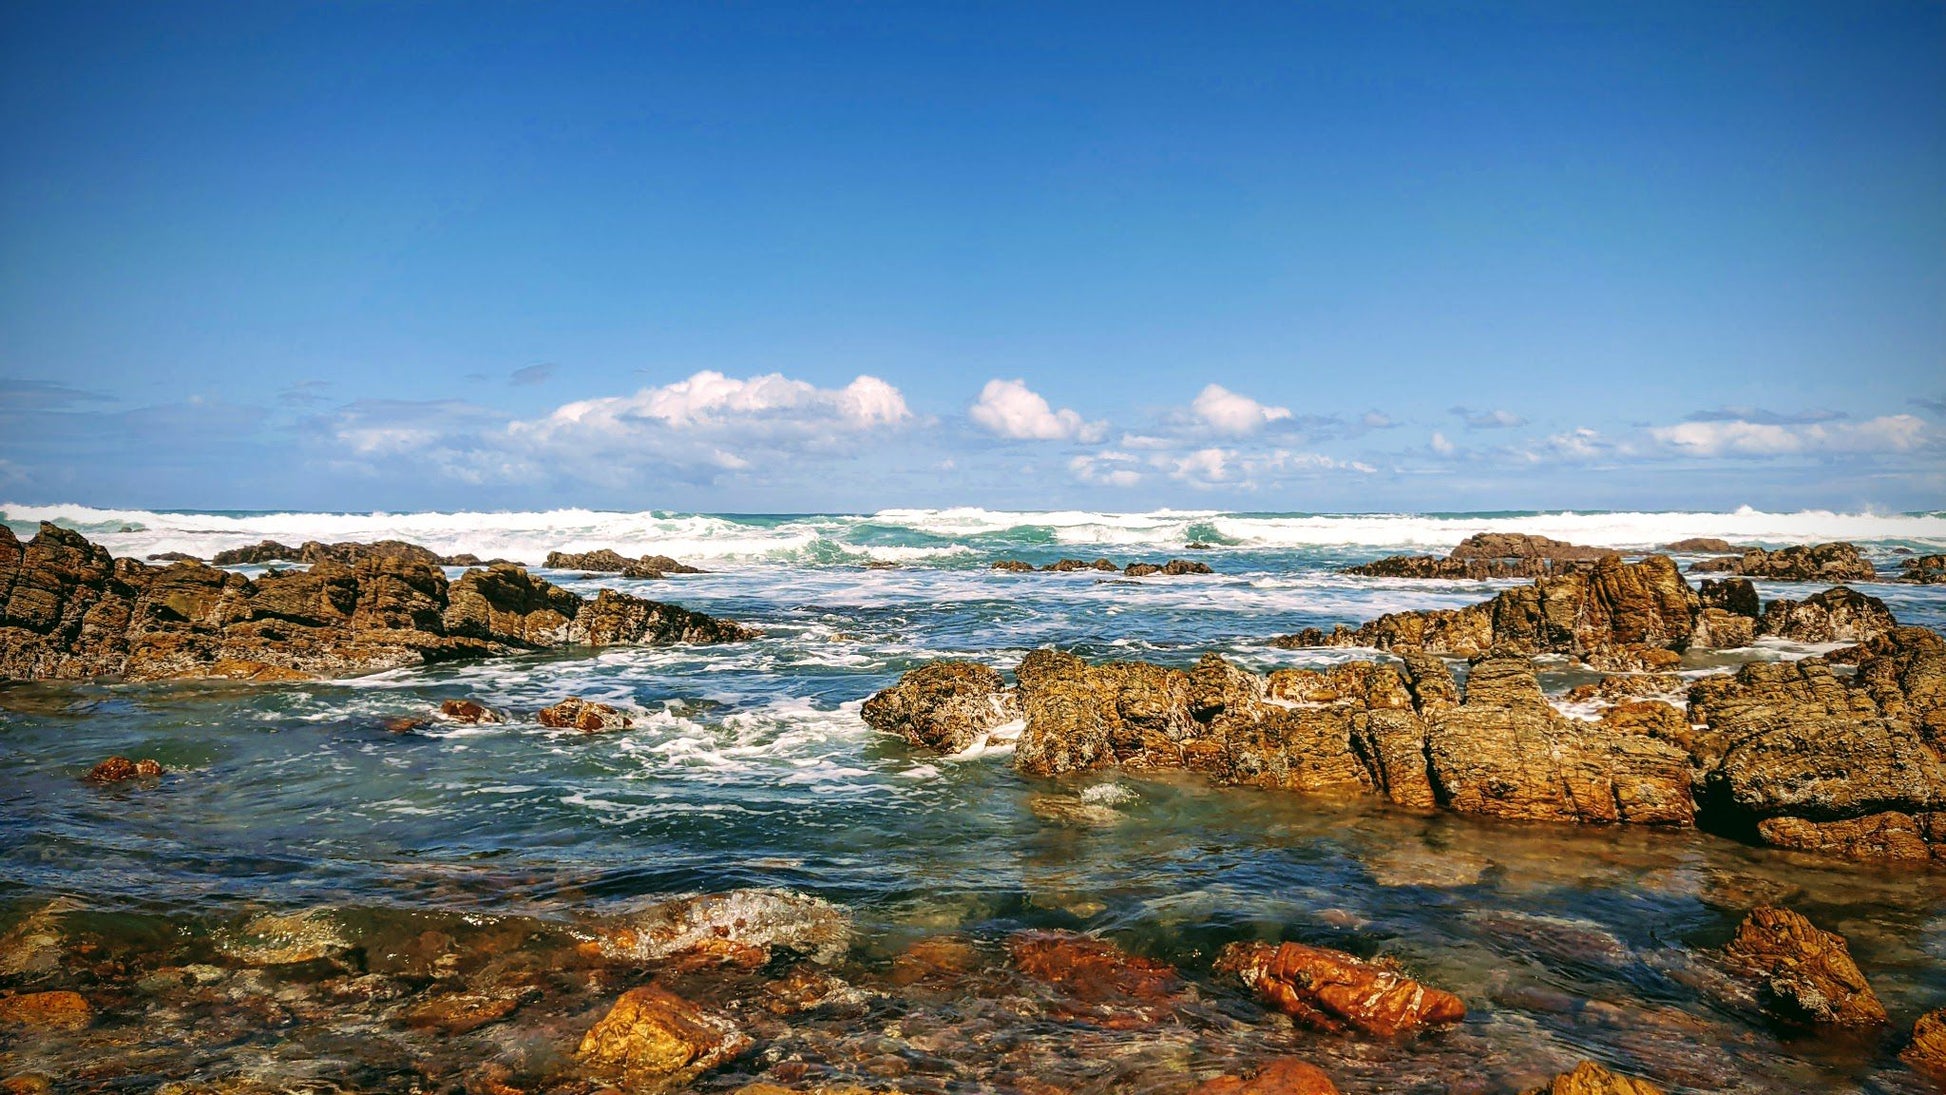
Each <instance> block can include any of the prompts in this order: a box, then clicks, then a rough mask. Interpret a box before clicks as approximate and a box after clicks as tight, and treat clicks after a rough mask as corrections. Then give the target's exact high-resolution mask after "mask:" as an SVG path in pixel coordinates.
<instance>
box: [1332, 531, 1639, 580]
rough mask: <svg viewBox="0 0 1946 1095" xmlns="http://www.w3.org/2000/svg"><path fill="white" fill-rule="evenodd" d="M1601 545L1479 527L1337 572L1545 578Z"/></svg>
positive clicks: (1585, 562)
mask: <svg viewBox="0 0 1946 1095" xmlns="http://www.w3.org/2000/svg"><path fill="white" fill-rule="evenodd" d="M1608 554H1612V553H1611V552H1610V551H1609V550H1608V549H1606V548H1591V547H1581V546H1579V545H1576V544H1569V543H1564V542H1563V541H1560V540H1553V539H1549V538H1548V537H1546V536H1531V535H1527V534H1524V533H1517V532H1481V533H1476V534H1474V535H1472V536H1469V537H1467V538H1466V539H1464V540H1462V541H1460V542H1459V545H1458V546H1456V547H1454V548H1453V550H1451V551H1449V552H1447V553H1446V556H1445V558H1440V557H1439V556H1436V555H1392V556H1388V557H1386V558H1384V559H1379V560H1376V561H1373V562H1370V563H1361V564H1359V565H1358V566H1351V567H1346V568H1345V569H1344V570H1343V571H1342V572H1341V573H1344V574H1357V575H1362V576H1364V577H1367V578H1466V579H1476V580H1477V579H1491V578H1545V577H1548V576H1550V575H1554V574H1559V573H1562V572H1563V571H1569V570H1580V569H1584V568H1586V567H1588V566H1592V565H1593V564H1594V563H1595V562H1597V561H1599V560H1600V559H1601V557H1602V556H1604V555H1608Z"/></svg>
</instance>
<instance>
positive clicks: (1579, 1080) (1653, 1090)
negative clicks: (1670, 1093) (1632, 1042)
mask: <svg viewBox="0 0 1946 1095" xmlns="http://www.w3.org/2000/svg"><path fill="white" fill-rule="evenodd" d="M1526 1095H1662V1089H1661V1088H1659V1087H1656V1086H1655V1085H1654V1084H1651V1083H1649V1082H1648V1081H1647V1080H1637V1079H1633V1078H1631V1077H1628V1076H1617V1075H1615V1074H1614V1073H1612V1072H1610V1071H1608V1070H1607V1069H1605V1068H1603V1067H1601V1066H1600V1065H1598V1064H1596V1063H1594V1062H1593V1061H1583V1062H1581V1063H1580V1064H1578V1065H1576V1066H1574V1071H1573V1072H1563V1073H1561V1074H1560V1075H1559V1076H1556V1077H1554V1079H1553V1081H1552V1082H1550V1083H1549V1084H1548V1085H1547V1086H1546V1087H1537V1088H1535V1089H1534V1090H1532V1091H1529V1092H1527V1093H1526Z"/></svg>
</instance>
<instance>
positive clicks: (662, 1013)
mask: <svg viewBox="0 0 1946 1095" xmlns="http://www.w3.org/2000/svg"><path fill="white" fill-rule="evenodd" d="M750 1044H751V1043H750V1038H749V1036H748V1035H746V1034H744V1033H743V1032H742V1031H741V1030H739V1029H738V1028H737V1026H736V1024H735V1023H733V1022H732V1021H730V1020H729V1019H728V1018H726V1017H724V1016H722V1015H718V1014H716V1013H715V1012H712V1011H707V1010H705V1009H703V1008H702V1007H699V1006H698V1005H696V1004H692V1003H690V1002H689V1001H687V1000H685V999H683V998H682V997H680V996H677V995H676V994H675V993H673V992H670V991H668V990H667V989H664V988H661V987H659V986H656V985H644V986H642V987H640V988H633V989H630V990H628V991H627V992H625V993H623V994H622V995H621V997H620V998H619V999H617V1000H616V1001H615V1006H614V1007H612V1008H610V1009H609V1011H608V1014H607V1015H605V1016H603V1017H602V1019H601V1021H600V1022H598V1023H596V1024H595V1025H594V1026H593V1027H592V1028H590V1029H589V1031H588V1033H587V1034H586V1035H584V1036H583V1037H582V1039H581V1046H580V1048H579V1049H578V1050H577V1051H576V1052H577V1053H578V1055H579V1056H580V1057H581V1059H582V1060H583V1061H586V1062H587V1063H588V1064H589V1065H591V1066H593V1067H595V1068H596V1069H598V1070H601V1071H603V1072H606V1073H608V1074H611V1075H613V1076H615V1077H616V1078H617V1079H620V1080H621V1082H622V1084H623V1086H625V1087H627V1088H632V1089H633V1088H646V1089H650V1090H656V1091H662V1090H667V1089H668V1088H669V1087H673V1086H676V1085H679V1084H683V1083H687V1082H688V1081H690V1080H693V1079H695V1078H696V1077H698V1076H700V1075H702V1074H703V1073H705V1072H708V1071H709V1070H710V1069H712V1068H715V1067H716V1066H718V1065H720V1064H723V1063H725V1062H726V1061H729V1060H731V1059H733V1058H735V1057H736V1056H737V1055H738V1054H740V1053H742V1052H743V1051H744V1050H746V1049H748V1048H750Z"/></svg>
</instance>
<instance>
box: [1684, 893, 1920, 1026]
mask: <svg viewBox="0 0 1946 1095" xmlns="http://www.w3.org/2000/svg"><path fill="white" fill-rule="evenodd" d="M1723 961H1724V964H1725V965H1726V966H1727V967H1728V968H1729V969H1730V970H1731V971H1732V972H1734V973H1736V974H1739V975H1741V976H1744V977H1747V978H1750V979H1751V980H1752V981H1753V982H1755V984H1756V986H1757V989H1758V998H1759V1001H1760V1003H1761V1004H1762V1006H1763V1007H1764V1009H1765V1010H1767V1011H1769V1012H1770V1013H1771V1014H1773V1015H1776V1016H1777V1017H1778V1018H1780V1019H1785V1020H1789V1021H1792V1022H1801V1023H1815V1024H1832V1025H1837V1026H1876V1025H1877V1024H1880V1023H1883V1022H1885V1020H1886V1014H1885V1005H1884V1004H1882V1003H1880V1002H1879V999H1878V996H1877V995H1875V994H1874V993H1873V992H1872V987H1871V986H1870V985H1869V984H1867V983H1866V981H1865V975H1864V974H1863V973H1861V972H1859V969H1858V964H1857V963H1856V962H1853V961H1852V958H1851V949H1850V948H1849V947H1848V946H1846V944H1845V940H1844V938H1843V937H1842V936H1839V935H1836V934H1833V933H1831V932H1828V931H1825V930H1823V929H1821V928H1819V927H1818V926H1816V925H1815V924H1812V923H1811V922H1810V921H1809V920H1806V919H1805V918H1804V917H1803V916H1801V915H1799V914H1798V913H1794V912H1792V911H1790V910H1789V909H1780V908H1775V907H1773V906H1769V905H1765V906H1761V907H1759V908H1757V909H1754V910H1752V911H1751V913H1750V915H1749V916H1748V917H1746V918H1745V919H1744V921H1743V923H1742V924H1740V925H1738V926H1737V934H1736V938H1735V939H1732V940H1731V941H1730V943H1729V945H1728V946H1726V947H1724V948H1723Z"/></svg>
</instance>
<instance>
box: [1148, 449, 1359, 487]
mask: <svg viewBox="0 0 1946 1095" xmlns="http://www.w3.org/2000/svg"><path fill="white" fill-rule="evenodd" d="M1150 462H1151V463H1152V464H1154V465H1155V466H1156V467H1158V468H1161V469H1163V470H1164V471H1166V472H1167V473H1168V474H1169V477H1170V478H1171V479H1177V480H1180V481H1182V482H1184V483H1187V484H1189V485H1190V486H1192V487H1196V488H1198V489H1204V490H1207V489H1210V488H1213V487H1232V488H1235V489H1237V490H1256V489H1257V488H1258V487H1259V486H1260V485H1261V484H1263V483H1265V482H1276V481H1279V480H1282V479H1288V478H1290V477H1292V476H1297V475H1305V474H1310V473H1316V472H1334V471H1350V472H1357V473H1359V474H1361V475H1370V474H1372V473H1374V472H1376V471H1377V470H1378V469H1377V468H1374V467H1373V466H1371V465H1370V464H1366V463H1363V462H1361V461H1357V460H1339V459H1337V458H1336V457H1331V456H1326V455H1324V454H1323V453H1317V452H1294V451H1292V450H1290V449H1272V450H1270V451H1269V452H1257V453H1246V452H1242V451H1240V450H1237V449H1224V448H1207V449H1198V450H1196V451H1195V452H1191V453H1185V454H1183V455H1181V456H1167V455H1157V456H1154V457H1152V458H1151V459H1150Z"/></svg>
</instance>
